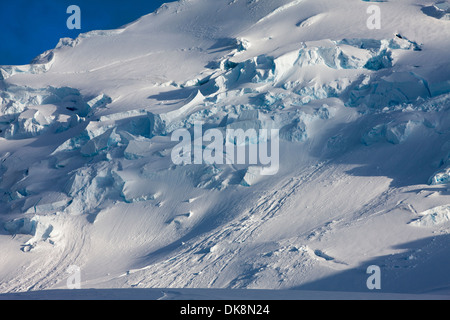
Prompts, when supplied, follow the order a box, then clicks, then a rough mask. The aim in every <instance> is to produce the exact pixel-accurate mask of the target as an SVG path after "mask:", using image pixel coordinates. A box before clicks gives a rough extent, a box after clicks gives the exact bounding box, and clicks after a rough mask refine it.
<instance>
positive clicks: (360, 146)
mask: <svg viewBox="0 0 450 320" xmlns="http://www.w3.org/2000/svg"><path fill="white" fill-rule="evenodd" d="M442 3H443V2H442V1H437V2H432V1H431V2H430V1H424V0H396V1H394V0H391V1H383V2H380V1H377V2H374V1H361V0H340V1H335V0H301V1H299V0H264V1H262V0H260V1H258V0H234V1H231V0H184V1H178V2H172V3H168V4H165V5H163V6H162V7H161V8H159V9H158V10H157V11H155V12H154V13H150V14H148V15H145V16H143V17H141V18H140V19H139V20H137V21H135V22H132V23H130V24H128V25H126V26H124V27H122V28H120V29H117V30H107V31H92V32H88V33H85V34H82V35H80V36H79V37H78V38H77V39H61V41H60V42H59V44H58V46H57V47H56V48H55V49H53V50H50V51H48V52H45V53H43V54H42V55H40V56H39V57H37V58H36V59H35V60H34V61H33V62H32V63H31V64H30V65H26V66H0V79H1V80H0V252H1V255H0V293H9V294H13V293H17V292H23V291H33V292H34V291H41V292H40V293H39V294H41V295H44V296H45V294H46V292H47V293H51V292H52V291H48V290H54V289H66V284H67V279H68V277H69V276H70V275H69V274H68V273H67V272H66V271H67V270H68V268H69V266H72V265H76V266H78V267H79V268H80V270H81V287H82V288H83V289H90V288H95V289H110V290H112V291H109V294H110V295H112V297H118V296H120V295H121V294H123V292H124V291H121V290H119V289H126V288H134V289H145V288H147V289H148V288H165V290H167V292H169V293H170V292H174V291H173V290H172V291H170V289H171V288H183V289H184V290H187V289H199V288H203V289H226V290H230V291H221V293H218V294H217V296H214V294H212V292H218V291H209V292H208V291H198V295H197V296H196V297H199V296H200V297H205V298H210V297H216V298H218V299H219V298H223V297H228V296H229V295H231V294H232V293H231V292H233V291H232V290H231V289H260V290H261V289H267V290H283V291H279V292H280V293H282V296H283V297H286V298H288V297H289V294H290V293H292V296H291V297H294V298H299V299H302V298H306V297H308V296H307V293H308V292H315V293H314V294H313V296H314V297H315V296H317V297H319V298H320V297H322V298H330V297H339V298H342V297H343V295H336V296H335V295H333V294H326V293H324V292H349V297H367V296H366V295H370V294H371V292H370V290H368V288H367V286H366V280H367V278H368V277H369V275H368V274H367V273H366V269H367V267H368V266H370V265H378V266H380V268H381V271H382V290H381V291H378V292H377V293H378V294H380V293H381V294H386V295H384V296H383V295H382V296H374V298H377V297H388V298H398V297H401V294H404V296H403V297H412V296H408V295H410V294H415V295H417V294H427V295H428V296H427V297H433V295H434V296H435V295H438V296H439V297H446V298H448V297H450V268H449V266H450V246H449V244H450V235H449V233H450V222H449V221H450V219H449V213H448V212H449V206H450V192H449V189H448V188H449V186H448V183H449V181H450V179H448V166H449V165H450V163H449V162H450V160H449V159H450V144H449V143H448V141H449V139H450V130H449V128H450V120H449V119H450V114H449V107H450V55H449V54H448V52H449V49H450V22H449V20H448V19H446V18H443V17H446V15H445V14H444V11H445V10H447V12H448V9H447V8H448V7H446V6H445V5H443V4H442ZM373 4H375V5H378V6H379V7H380V9H381V13H382V15H381V18H382V28H381V29H380V30H369V29H368V28H367V26H366V20H367V19H368V17H369V15H368V14H367V11H366V10H367V7H368V6H369V5H373ZM429 7H433V8H434V9H429ZM427 8H428V9H427ZM433 10H435V11H436V12H437V11H438V13H439V14H435V13H434V12H435V11H433ZM441 13H442V14H441ZM269 120H270V121H269ZM196 121H202V122H203V123H204V124H205V126H208V128H219V129H221V130H223V129H226V128H244V129H248V128H255V129H259V128H267V129H270V128H272V127H273V128H277V129H280V137H281V141H280V168H279V171H278V172H277V173H276V174H275V175H258V174H257V173H258V170H259V169H260V168H259V167H255V166H236V165H227V164H224V165H214V164H203V165H174V164H173V162H172V160H171V150H172V148H173V147H174V146H175V144H174V142H173V141H171V133H172V132H173V131H174V130H176V129H179V128H188V129H189V128H191V127H192V126H193V125H194V123H195V122H196ZM255 168H256V169H255ZM255 172H256V174H255ZM290 289H291V290H292V289H296V290H292V291H291V290H290ZM114 290H116V291H114ZM155 290H156V291H154V292H153V293H152V297H153V296H154V297H155V298H160V297H161V295H160V293H161V291H157V289H155ZM302 290H303V291H302ZM99 292H100V291H89V294H93V296H95V293H99ZM259 292H261V291H259ZM274 292H276V291H270V293H268V295H262V297H266V298H267V297H269V298H270V297H274V294H275V293H274ZM299 292H300V293H299ZM301 292H303V294H302V293H301ZM317 292H322V295H321V294H319V293H317ZM355 292H356V294H350V293H355ZM99 294H100V296H101V294H103V293H99ZM133 294H136V293H133ZM177 294H178V295H179V296H180V298H190V297H191V298H192V297H194V296H195V294H194V293H193V292H192V291H179V293H177ZM177 294H174V295H173V297H174V298H176V297H177ZM239 294H240V297H247V296H249V297H256V298H258V297H260V295H258V294H256V295H252V291H248V293H242V291H240V293H239ZM390 294H400V296H396V295H390ZM125 295H126V294H125ZM430 295H432V296H430ZM72 296H73V295H72ZM10 297H19V296H14V295H11V296H10ZM36 297H37V298H39V297H42V296H39V295H38V296H36ZM49 297H51V294H50V295H49ZM69 297H70V294H69ZM137 297H139V295H137ZM1 298H4V296H3V297H2V296H0V299H1Z"/></svg>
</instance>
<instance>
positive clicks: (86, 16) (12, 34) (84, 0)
mask: <svg viewBox="0 0 450 320" xmlns="http://www.w3.org/2000/svg"><path fill="white" fill-rule="evenodd" d="M170 1H173V0H165V1H161V0H126V1H124V0H121V1H117V0H39V1H36V0H0V65H9V64H15V65H19V64H28V63H29V62H30V61H31V60H32V59H33V58H34V57H36V56H37V55H39V54H40V53H42V52H44V51H46V50H49V49H52V48H54V47H55V46H56V44H57V43H58V40H59V39H60V38H63V37H71V38H75V37H76V36H77V35H78V34H79V33H80V32H88V31H91V30H103V29H114V28H118V27H120V26H122V25H124V24H127V23H129V22H132V21H134V20H136V19H137V18H139V17H141V16H143V15H144V14H147V13H151V12H153V11H154V10H156V9H157V8H158V7H159V6H160V5H161V4H163V3H165V2H170ZM70 5H77V6H79V7H80V9H81V30H69V29H68V28H67V26H66V22H67V19H68V18H69V17H70V14H67V13H66V11H67V7H69V6H70Z"/></svg>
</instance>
